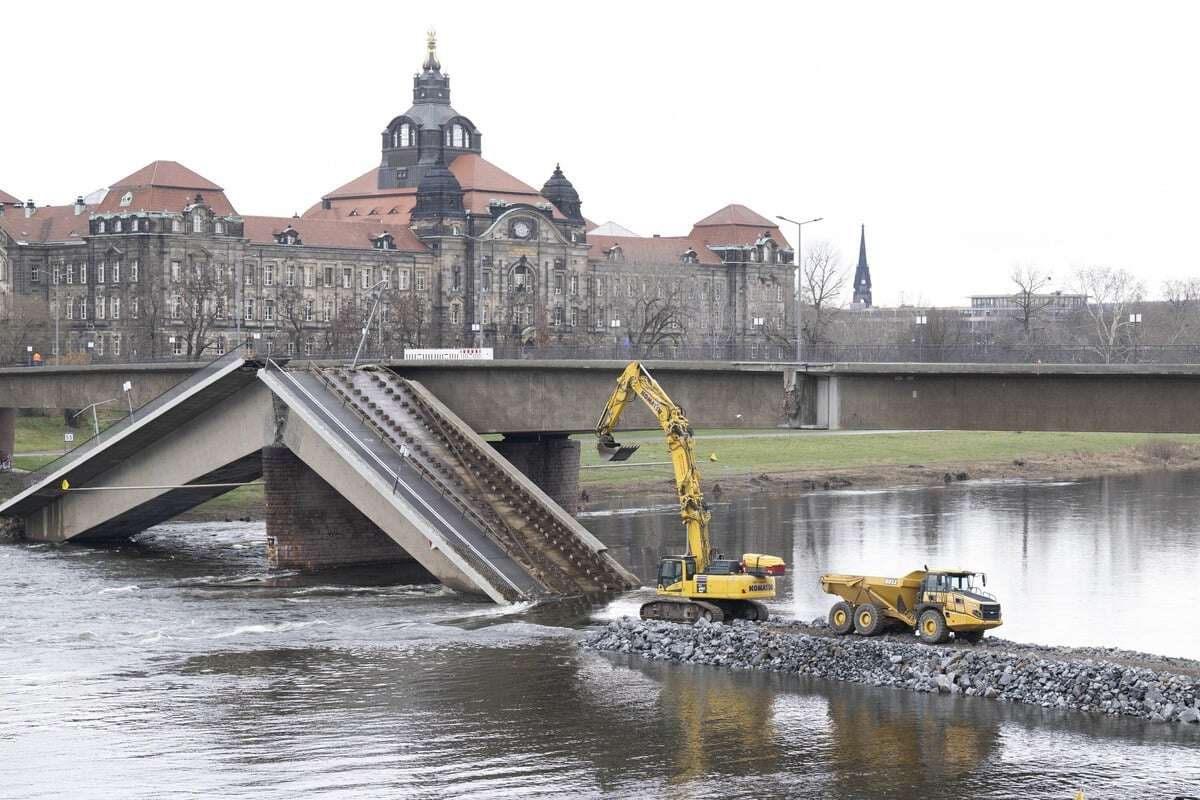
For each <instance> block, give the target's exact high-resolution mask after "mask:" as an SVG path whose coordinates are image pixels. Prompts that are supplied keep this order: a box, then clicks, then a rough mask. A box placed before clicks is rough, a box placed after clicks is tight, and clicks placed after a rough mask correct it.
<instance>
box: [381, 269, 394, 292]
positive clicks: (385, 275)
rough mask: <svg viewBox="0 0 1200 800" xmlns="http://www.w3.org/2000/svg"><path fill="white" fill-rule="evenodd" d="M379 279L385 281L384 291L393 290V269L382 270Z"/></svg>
mask: <svg viewBox="0 0 1200 800" xmlns="http://www.w3.org/2000/svg"><path fill="white" fill-rule="evenodd" d="M379 279H380V280H381V281H383V288H384V289H389V290H390V289H391V288H392V271H391V269H389V268H388V267H384V268H383V269H381V270H380V275H379Z"/></svg>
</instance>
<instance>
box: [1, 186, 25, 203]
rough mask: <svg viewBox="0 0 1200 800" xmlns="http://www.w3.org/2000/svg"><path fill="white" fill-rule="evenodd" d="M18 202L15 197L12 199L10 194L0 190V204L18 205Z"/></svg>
mask: <svg viewBox="0 0 1200 800" xmlns="http://www.w3.org/2000/svg"><path fill="white" fill-rule="evenodd" d="M19 202H21V201H20V200H18V199H17V198H15V197H13V196H12V195H11V194H9V193H8V192H6V191H4V190H3V189H0V203H4V204H5V205H7V204H9V203H19Z"/></svg>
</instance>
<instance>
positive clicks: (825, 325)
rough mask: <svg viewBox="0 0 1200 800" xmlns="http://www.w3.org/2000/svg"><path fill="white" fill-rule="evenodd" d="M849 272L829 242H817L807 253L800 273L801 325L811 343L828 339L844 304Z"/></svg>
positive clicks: (813, 344)
mask: <svg viewBox="0 0 1200 800" xmlns="http://www.w3.org/2000/svg"><path fill="white" fill-rule="evenodd" d="M845 289H846V272H845V270H843V269H842V265H841V257H840V256H839V254H838V252H837V250H835V249H834V248H833V247H831V246H830V244H829V242H820V241H819V242H815V243H814V244H812V245H810V246H809V248H808V251H807V252H806V253H805V254H804V259H803V263H802V265H801V273H800V291H801V299H802V300H803V302H804V305H805V306H806V308H804V309H803V316H802V318H801V329H802V331H803V334H804V338H805V339H806V340H807V344H808V346H809V347H816V346H817V345H819V344H821V343H822V342H826V341H828V334H829V330H828V329H829V326H830V324H831V323H832V322H833V320H834V318H835V317H836V316H837V313H838V311H839V310H840V307H841V297H842V294H843V293H844V292H845Z"/></svg>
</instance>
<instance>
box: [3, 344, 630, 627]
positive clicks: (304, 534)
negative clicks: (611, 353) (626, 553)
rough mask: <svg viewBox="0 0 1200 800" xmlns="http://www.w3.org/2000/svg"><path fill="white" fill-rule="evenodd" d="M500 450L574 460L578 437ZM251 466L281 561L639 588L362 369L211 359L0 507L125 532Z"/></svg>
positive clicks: (226, 483)
mask: <svg viewBox="0 0 1200 800" xmlns="http://www.w3.org/2000/svg"><path fill="white" fill-rule="evenodd" d="M498 444H499V446H500V447H501V448H504V447H509V448H513V447H518V448H519V447H526V448H527V447H529V446H533V447H551V448H552V449H553V451H554V453H556V454H558V455H559V457H565V458H567V459H568V460H569V458H570V456H571V454H572V450H571V448H570V446H569V445H570V444H573V443H570V442H568V441H566V440H561V441H554V442H551V443H550V444H545V443H537V442H534V443H532V444H531V443H529V442H519V443H516V444H514V443H511V442H500V443H498ZM564 454H565V455H564ZM573 454H574V458H575V464H576V465H577V464H578V450H577V446H576V449H575V450H574V451H573ZM544 466H545V464H544V462H543V463H541V467H542V470H541V474H540V477H542V478H543V479H545V481H546V485H547V486H548V487H549V488H550V489H551V490H552V491H561V490H562V489H563V485H562V481H561V480H555V479H551V478H550V477H547V476H546V475H545V474H544V473H545V472H546V470H545V469H544ZM568 466H569V465H568ZM565 471H566V472H570V470H569V469H567V470H565ZM551 472H553V471H552V470H551ZM259 477H262V478H263V479H264V483H265V491H266V500H267V536H268V554H269V556H270V558H271V561H272V563H273V564H275V565H277V566H281V567H298V568H322V567H329V566H340V565H345V564H352V563H363V562H368V561H369V562H380V561H387V562H392V563H394V564H395V566H396V569H397V570H398V571H399V573H400V574H405V575H410V576H413V577H414V578H417V579H420V578H423V577H424V578H427V577H428V576H432V577H433V578H436V579H437V580H439V581H441V582H443V583H445V584H446V585H448V586H450V587H452V588H454V589H456V590H459V591H463V592H468V593H475V594H482V595H485V596H487V597H489V598H490V599H492V600H494V601H496V602H499V603H511V602H517V601H521V600H536V599H539V598H543V597H588V598H600V597H603V596H604V595H607V594H609V593H611V592H616V591H621V590H624V589H626V588H630V587H632V586H634V585H636V583H637V581H636V579H635V578H634V577H633V575H632V574H631V573H629V572H628V571H627V570H626V569H624V568H623V567H621V565H619V564H618V563H617V562H616V561H615V560H614V559H613V558H612V556H611V555H610V554H609V553H608V551H607V549H606V548H605V547H604V545H603V544H601V543H600V542H599V541H598V540H597V539H595V537H593V536H592V535H591V534H590V533H588V532H587V531H586V530H585V529H584V528H583V527H582V526H581V525H579V523H578V522H576V521H575V519H574V518H573V517H572V516H571V515H570V514H568V513H567V512H565V511H564V510H563V509H562V508H561V507H560V506H559V504H558V503H556V502H555V501H554V499H552V497H551V496H550V495H548V494H547V493H546V492H545V491H543V489H542V488H540V487H539V486H538V485H537V483H536V482H535V481H534V480H531V479H530V478H529V477H527V476H526V475H525V474H523V473H522V472H521V471H520V470H518V469H517V468H516V467H514V466H513V465H512V464H510V463H509V462H508V461H506V460H505V459H504V458H503V457H501V454H500V453H499V452H497V450H496V448H494V447H493V446H492V445H490V444H489V443H488V442H486V441H484V440H483V439H482V438H481V437H480V436H479V435H478V434H476V433H475V432H474V431H473V430H471V428H469V427H468V426H467V425H466V424H464V423H463V422H462V420H460V419H459V418H458V417H457V416H456V415H454V414H453V413H452V412H451V411H450V410H449V409H447V408H446V407H445V406H444V405H443V404H442V403H441V402H440V401H439V400H438V399H437V398H436V397H434V396H433V395H432V394H431V393H430V392H429V391H427V390H426V389H425V388H424V387H423V386H421V385H420V384H419V383H417V382H415V381H412V380H408V379H405V378H401V377H398V376H396V375H394V374H393V373H391V372H388V371H385V370H379V369H370V368H368V369H358V370H349V369H344V368H319V367H316V366H310V367H308V368H305V369H289V368H288V367H287V366H286V365H280V364H278V363H276V362H273V361H270V360H255V359H246V358H242V357H229V358H227V359H223V360H222V361H220V362H217V363H215V364H213V365H211V366H209V367H206V368H205V369H203V370H201V371H199V372H197V373H196V374H194V375H192V376H191V377H189V378H188V379H187V380H185V381H183V382H182V383H181V384H179V385H178V386H176V387H175V388H173V389H171V390H170V391H169V392H167V393H165V394H164V395H162V396H160V397H159V398H157V399H156V400H154V401H152V402H151V403H149V404H147V405H146V406H143V407H142V408H139V409H137V411H136V412H135V413H134V414H133V415H132V416H131V417H130V418H129V419H127V420H125V421H123V422H122V423H120V424H118V425H116V426H114V427H113V428H110V429H109V430H108V431H105V432H104V433H103V434H102V435H101V436H99V437H97V438H96V439H94V440H92V441H90V442H88V443H86V444H84V445H82V446H81V447H80V448H77V449H76V450H74V451H72V452H71V453H69V454H68V455H67V456H65V457H64V458H62V459H59V460H58V461H56V462H53V463H52V464H50V465H48V466H47V467H46V468H43V469H42V470H40V471H39V472H37V473H34V474H33V475H32V476H31V481H30V484H31V485H30V486H29V487H28V488H27V489H26V490H25V491H23V492H22V493H20V494H19V495H17V496H16V497H14V498H13V499H12V500H10V501H8V502H7V503H5V504H4V505H2V506H0V515H2V516H7V517H10V518H15V519H16V520H17V522H18V524H19V525H20V526H21V528H22V529H23V531H24V534H25V535H26V536H27V537H29V538H33V539H38V540H44V541H55V542H62V541H94V540H101V539H105V538H112V537H128V536H130V535H132V534H135V533H137V532H139V531H141V530H144V529H145V528H147V527H149V526H151V525H154V524H157V523H159V522H162V521H164V520H166V519H169V518H170V517H173V516H175V515H177V514H179V513H180V512H182V511H184V510H186V509H188V508H191V507H193V506H195V505H198V504H199V503H202V502H204V501H205V500H208V499H211V498H212V497H215V496H217V495H219V494H221V493H223V492H227V491H231V490H232V489H233V488H236V486H238V485H241V484H244V483H245V482H247V481H253V480H256V479H258V478H259Z"/></svg>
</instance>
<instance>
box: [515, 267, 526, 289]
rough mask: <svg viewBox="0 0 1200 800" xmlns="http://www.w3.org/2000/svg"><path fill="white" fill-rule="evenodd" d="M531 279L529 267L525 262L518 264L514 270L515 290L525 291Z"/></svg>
mask: <svg viewBox="0 0 1200 800" xmlns="http://www.w3.org/2000/svg"><path fill="white" fill-rule="evenodd" d="M528 280H529V268H528V267H526V266H525V264H523V263H522V264H518V265H517V267H516V269H514V270H513V291H514V292H523V291H525V289H526V288H527V282H528Z"/></svg>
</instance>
